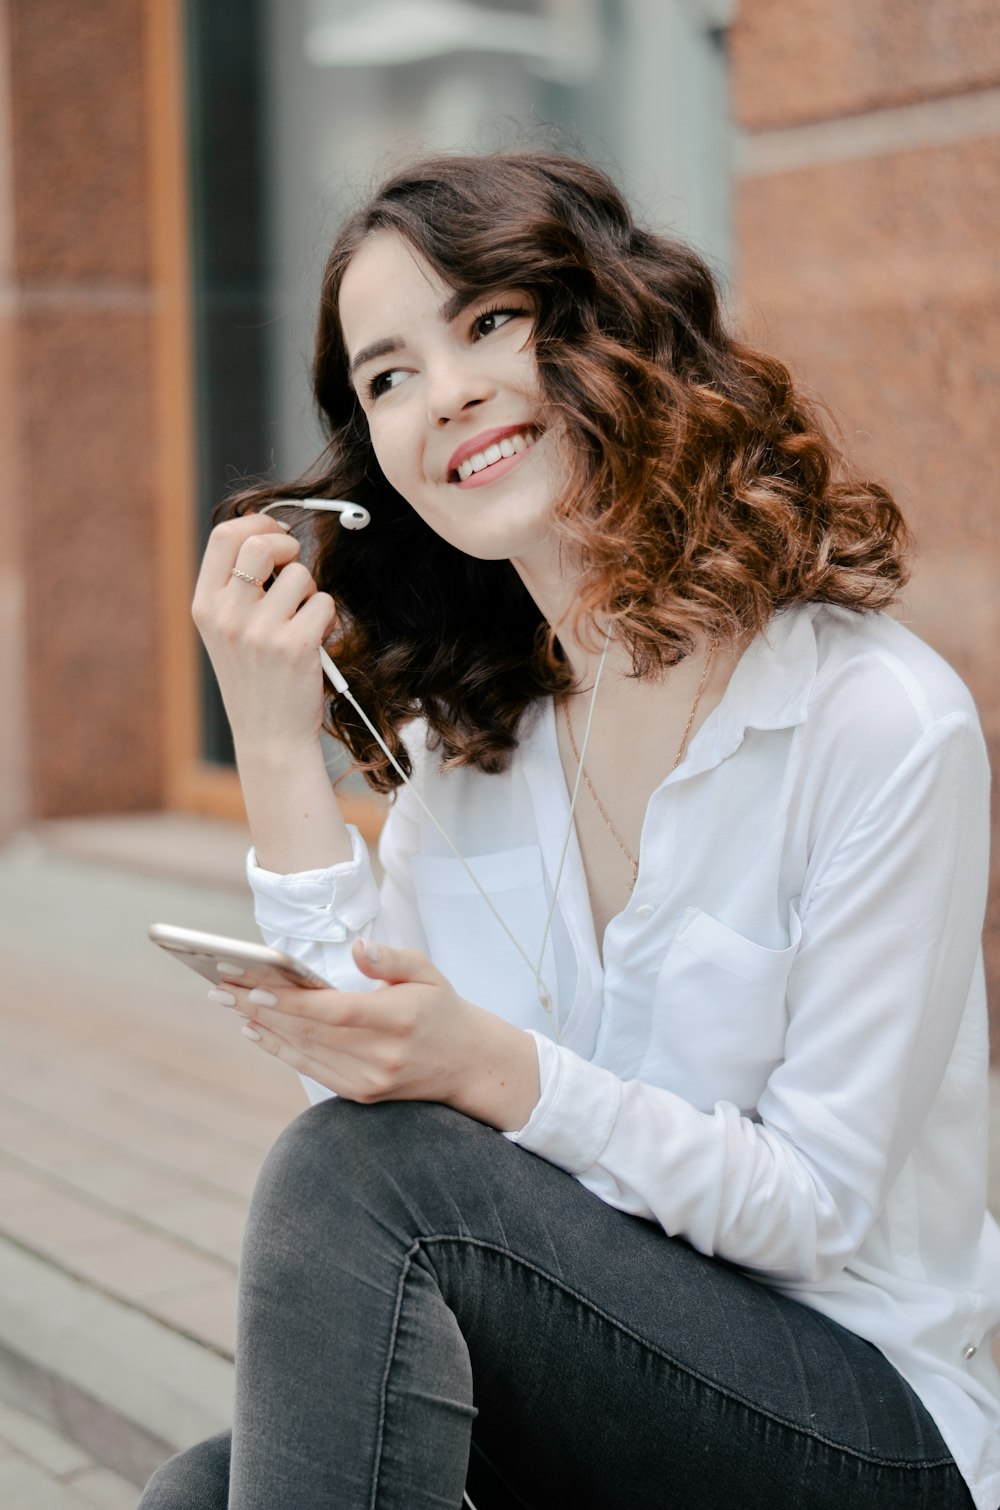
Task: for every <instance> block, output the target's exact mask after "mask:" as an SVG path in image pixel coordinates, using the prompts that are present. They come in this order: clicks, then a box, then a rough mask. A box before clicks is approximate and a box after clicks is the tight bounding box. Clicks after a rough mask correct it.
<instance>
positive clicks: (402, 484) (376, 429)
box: [368, 415, 418, 499]
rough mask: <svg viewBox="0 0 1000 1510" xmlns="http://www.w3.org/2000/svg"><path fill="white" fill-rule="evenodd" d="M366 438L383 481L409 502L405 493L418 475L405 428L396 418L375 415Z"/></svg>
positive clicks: (412, 450) (414, 452)
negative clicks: (381, 472) (369, 442)
mask: <svg viewBox="0 0 1000 1510" xmlns="http://www.w3.org/2000/svg"><path fill="white" fill-rule="evenodd" d="M368 438H369V440H370V441H371V445H372V450H373V451H374V453H375V460H376V461H377V462H378V464H379V466H380V467H381V468H382V471H383V473H384V474H385V477H386V480H387V481H388V482H390V483H391V484H392V486H393V487H394V488H395V489H396V492H397V493H400V494H401V495H402V496H403V497H404V498H407V499H408V498H409V491H408V490H409V489H412V487H413V485H414V482H415V481H417V478H418V472H417V461H416V451H415V447H414V444H413V440H412V437H409V438H408V436H407V427H406V425H405V424H402V423H400V418H399V416H395V415H375V416H373V417H372V419H371V420H370V421H369V425H368Z"/></svg>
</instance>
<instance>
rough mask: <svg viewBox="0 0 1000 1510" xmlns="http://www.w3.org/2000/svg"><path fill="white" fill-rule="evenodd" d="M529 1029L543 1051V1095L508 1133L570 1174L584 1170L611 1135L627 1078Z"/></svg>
mask: <svg viewBox="0 0 1000 1510" xmlns="http://www.w3.org/2000/svg"><path fill="white" fill-rule="evenodd" d="M529 1031H530V1032H531V1036H532V1038H533V1039H534V1040H535V1048H536V1049H537V1051H538V1078H539V1081H540V1084H541V1095H540V1096H539V1098H538V1102H537V1104H536V1106H535V1109H534V1111H533V1112H532V1113H531V1116H530V1117H529V1118H528V1120H527V1122H526V1123H525V1124H524V1126H523V1127H522V1128H521V1130H520V1131H519V1132H515V1133H508V1134H507V1137H508V1138H509V1139H510V1141H511V1142H512V1143H517V1144H518V1145H519V1147H521V1148H526V1149H528V1151H529V1152H530V1153H536V1154H539V1155H540V1156H541V1157H542V1158H543V1159H548V1161H549V1163H550V1164H556V1165H558V1167H559V1168H560V1169H565V1170H566V1171H567V1173H569V1174H582V1173H583V1171H584V1170H585V1169H589V1168H590V1166H591V1165H592V1164H596V1163H597V1161H598V1159H599V1158H600V1156H601V1154H602V1153H603V1152H604V1149H605V1147H606V1146H607V1142H608V1139H609V1138H610V1137H611V1133H612V1130H613V1128H614V1125H615V1122H616V1120H617V1117H618V1108H619V1106H620V1104H621V1095H622V1082H621V1081H620V1080H619V1079H618V1077H617V1075H613V1074H612V1073H611V1071H610V1070H604V1069H601V1068H600V1067H599V1066H598V1065H596V1064H590V1063H588V1061H587V1060H586V1059H581V1058H580V1056H579V1054H574V1053H573V1052H572V1050H571V1049H565V1048H563V1047H562V1046H561V1045H559V1044H557V1043H553V1042H552V1039H551V1038H546V1037H545V1036H544V1035H543V1034H541V1033H536V1032H534V1031H532V1030H530V1029H529Z"/></svg>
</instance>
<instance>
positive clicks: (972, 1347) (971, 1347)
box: [962, 1342, 979, 1363]
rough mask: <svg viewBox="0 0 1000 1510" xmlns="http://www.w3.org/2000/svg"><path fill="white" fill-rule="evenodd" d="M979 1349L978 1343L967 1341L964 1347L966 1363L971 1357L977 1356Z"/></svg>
mask: <svg viewBox="0 0 1000 1510" xmlns="http://www.w3.org/2000/svg"><path fill="white" fill-rule="evenodd" d="M978 1351H979V1349H978V1348H977V1347H976V1344H975V1343H974V1342H967V1343H966V1344H965V1346H964V1347H963V1349H962V1357H963V1358H964V1359H965V1361H966V1363H968V1362H969V1360H970V1359H971V1358H974V1357H975V1356H976V1354H977V1353H978Z"/></svg>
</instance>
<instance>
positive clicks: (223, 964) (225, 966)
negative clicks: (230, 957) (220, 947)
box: [215, 959, 246, 975]
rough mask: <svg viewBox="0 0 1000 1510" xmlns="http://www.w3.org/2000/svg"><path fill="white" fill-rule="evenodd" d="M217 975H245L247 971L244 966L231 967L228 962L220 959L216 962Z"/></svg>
mask: <svg viewBox="0 0 1000 1510" xmlns="http://www.w3.org/2000/svg"><path fill="white" fill-rule="evenodd" d="M215 973H216V975H245V974H246V971H245V970H244V968H243V966H242V965H230V964H229V963H228V962H227V961H226V960H224V959H220V960H216V964H215Z"/></svg>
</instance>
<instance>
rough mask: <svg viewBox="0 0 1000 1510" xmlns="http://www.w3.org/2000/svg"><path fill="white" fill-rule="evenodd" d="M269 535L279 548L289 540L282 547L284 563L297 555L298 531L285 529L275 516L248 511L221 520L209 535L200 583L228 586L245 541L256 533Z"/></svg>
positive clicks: (211, 585)
mask: <svg viewBox="0 0 1000 1510" xmlns="http://www.w3.org/2000/svg"><path fill="white" fill-rule="evenodd" d="M268 535H270V536H272V537H273V542H274V544H273V548H274V549H275V550H278V549H279V546H280V542H282V541H284V542H286V544H285V545H284V546H283V547H281V549H282V555H281V557H280V559H281V561H282V563H284V562H285V561H293V560H294V559H295V557H296V556H297V555H298V553H299V549H300V547H299V543H298V541H297V540H296V539H295V537H294V535H290V534H289V533H288V532H287V530H284V529H282V527H281V525H280V524H279V523H278V521H277V520H276V519H271V518H270V516H268V515H263V516H262V515H259V514H247V515H244V517H243V518H241V519H227V520H225V521H224V523H222V524H217V525H216V526H215V529H214V530H213V531H212V533H211V535H209V537H208V544H207V546H206V547H205V555H204V558H203V560H202V567H201V573H200V575H199V586H204V587H206V588H209V589H211V588H219V587H225V585H226V583H227V581H228V579H229V573H230V572H231V570H232V568H233V567H234V566H235V565H236V558H237V556H238V555H239V553H240V550H241V549H242V547H243V546H244V545H245V543H246V542H247V541H248V540H250V539H252V538H253V537H254V536H260V537H265V536H268ZM255 575H259V574H255Z"/></svg>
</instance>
